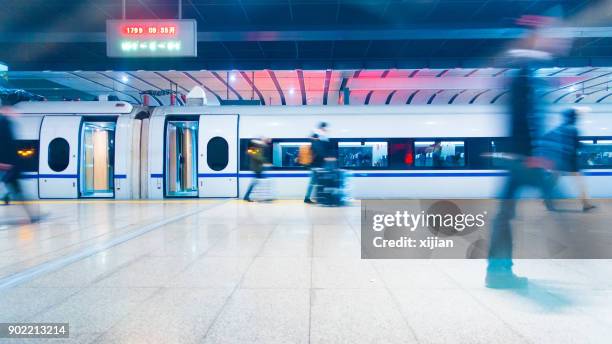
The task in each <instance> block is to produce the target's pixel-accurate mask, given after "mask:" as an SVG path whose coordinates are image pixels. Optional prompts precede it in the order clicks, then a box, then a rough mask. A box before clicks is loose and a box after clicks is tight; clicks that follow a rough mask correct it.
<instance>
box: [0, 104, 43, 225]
mask: <svg viewBox="0 0 612 344" xmlns="http://www.w3.org/2000/svg"><path fill="white" fill-rule="evenodd" d="M21 171H22V163H21V161H20V159H19V158H18V156H17V145H16V144H15V135H14V134H13V128H12V123H11V121H10V120H9V118H8V117H7V116H6V115H3V114H0V172H3V173H4V174H3V176H2V182H3V183H4V185H5V186H6V188H7V189H8V191H9V193H8V194H6V195H5V196H4V202H5V203H6V204H8V203H9V200H10V199H14V200H17V201H21V202H23V201H25V197H24V195H23V189H22V188H21V183H20V181H19V178H20V176H21ZM21 204H22V207H23V209H24V211H25V212H26V214H27V216H28V219H29V221H30V223H33V222H37V221H38V220H39V218H38V217H37V216H34V214H33V212H32V211H31V209H30V208H29V206H28V205H27V204H25V203H21Z"/></svg>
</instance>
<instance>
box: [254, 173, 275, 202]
mask: <svg viewBox="0 0 612 344" xmlns="http://www.w3.org/2000/svg"><path fill="white" fill-rule="evenodd" d="M273 188H274V185H272V180H271V179H270V178H261V179H258V180H257V185H255V188H254V189H253V191H252V192H251V195H250V199H251V200H252V201H255V202H269V201H272V199H273V198H274V197H273V195H274V190H273Z"/></svg>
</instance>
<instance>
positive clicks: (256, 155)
mask: <svg viewBox="0 0 612 344" xmlns="http://www.w3.org/2000/svg"><path fill="white" fill-rule="evenodd" d="M269 145H270V139H268V138H261V139H259V140H252V141H251V145H250V146H249V148H248V149H247V154H248V156H249V161H250V168H251V171H253V172H255V178H253V179H252V180H251V184H249V188H248V189H247V192H246V194H245V195H244V200H245V201H247V202H253V200H252V199H251V194H252V193H253V190H254V189H255V187H256V186H257V185H261V184H263V183H264V182H265V181H264V179H265V178H266V175H265V173H264V170H265V169H266V168H267V167H268V166H269V165H270V163H269V162H268V149H269ZM266 197H268V199H266V200H267V201H270V200H271V195H269V194H268V195H266Z"/></svg>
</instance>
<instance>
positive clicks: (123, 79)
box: [121, 75, 130, 82]
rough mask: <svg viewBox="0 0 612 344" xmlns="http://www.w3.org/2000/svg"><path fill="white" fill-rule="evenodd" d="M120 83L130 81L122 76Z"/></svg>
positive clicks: (125, 76)
mask: <svg viewBox="0 0 612 344" xmlns="http://www.w3.org/2000/svg"><path fill="white" fill-rule="evenodd" d="M121 81H123V82H128V81H130V79H129V78H128V77H127V75H124V76H122V77H121Z"/></svg>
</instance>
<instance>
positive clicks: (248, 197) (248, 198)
mask: <svg viewBox="0 0 612 344" xmlns="http://www.w3.org/2000/svg"><path fill="white" fill-rule="evenodd" d="M260 178H261V173H255V178H253V179H252V180H251V184H249V188H248V189H247V192H246V194H244V200H245V201H249V202H250V201H251V193H252V192H253V189H255V186H256V185H257V183H259V179H260Z"/></svg>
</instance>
